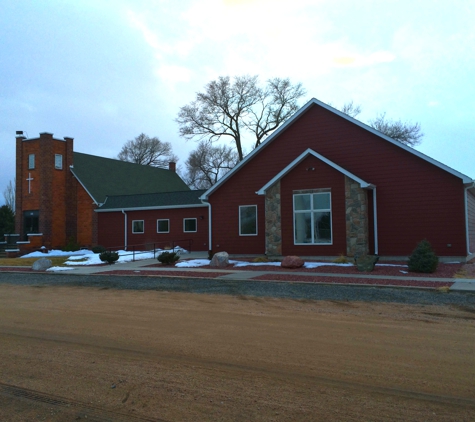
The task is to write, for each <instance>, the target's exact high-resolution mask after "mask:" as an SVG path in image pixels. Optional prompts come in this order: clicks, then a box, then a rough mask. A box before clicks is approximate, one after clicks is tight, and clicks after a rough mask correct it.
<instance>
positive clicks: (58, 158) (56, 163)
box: [54, 154, 63, 170]
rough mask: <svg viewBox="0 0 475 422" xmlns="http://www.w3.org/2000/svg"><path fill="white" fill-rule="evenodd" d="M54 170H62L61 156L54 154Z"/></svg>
mask: <svg viewBox="0 0 475 422" xmlns="http://www.w3.org/2000/svg"><path fill="white" fill-rule="evenodd" d="M54 168H55V169H58V170H62V169H63V156H62V155H61V154H54Z"/></svg>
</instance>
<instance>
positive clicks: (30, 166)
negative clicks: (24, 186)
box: [28, 154, 36, 170]
mask: <svg viewBox="0 0 475 422" xmlns="http://www.w3.org/2000/svg"><path fill="white" fill-rule="evenodd" d="M35 159H36V157H35V154H28V170H34V169H35ZM32 161H33V163H32Z"/></svg>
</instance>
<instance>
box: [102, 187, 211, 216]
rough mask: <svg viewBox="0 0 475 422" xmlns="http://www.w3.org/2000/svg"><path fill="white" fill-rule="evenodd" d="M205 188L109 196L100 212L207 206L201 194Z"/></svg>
mask: <svg viewBox="0 0 475 422" xmlns="http://www.w3.org/2000/svg"><path fill="white" fill-rule="evenodd" d="M205 192H206V191H204V190H188V191H181V192H162V193H146V194H140V195H117V196H108V197H107V199H106V201H105V203H104V204H103V205H102V206H101V207H100V208H98V209H97V211H98V212H102V211H104V212H106V211H117V210H136V209H153V208H177V207H180V208H181V207H192V206H205V205H204V204H203V203H202V202H201V200H200V196H201V195H203V193H205Z"/></svg>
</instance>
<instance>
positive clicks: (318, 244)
mask: <svg viewBox="0 0 475 422" xmlns="http://www.w3.org/2000/svg"><path fill="white" fill-rule="evenodd" d="M318 190H321V192H317V191H313V192H308V193H307V192H305V191H303V192H301V193H300V192H299V193H294V194H293V195H292V208H293V213H292V224H293V229H294V230H293V237H294V245H298V246H331V245H333V212H332V194H331V192H328V190H327V189H318ZM318 194H329V195H330V208H328V209H327V208H321V209H318V210H314V209H313V199H312V198H311V200H310V210H295V197H296V196H298V195H318ZM318 211H320V212H330V233H331V237H332V241H331V242H329V243H315V239H312V240H313V242H312V243H297V242H295V214H303V213H306V212H310V215H311V219H312V221H313V213H314V212H318ZM312 227H313V225H312ZM312 238H313V230H312Z"/></svg>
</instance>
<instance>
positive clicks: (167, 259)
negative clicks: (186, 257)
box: [157, 252, 180, 265]
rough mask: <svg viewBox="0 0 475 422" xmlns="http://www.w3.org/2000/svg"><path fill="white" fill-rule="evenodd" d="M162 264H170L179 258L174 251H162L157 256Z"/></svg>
mask: <svg viewBox="0 0 475 422" xmlns="http://www.w3.org/2000/svg"><path fill="white" fill-rule="evenodd" d="M157 259H158V260H159V261H160V262H161V263H162V264H163V265H172V264H174V263H175V262H177V261H178V260H179V259H180V256H179V255H178V254H177V253H176V252H162V253H161V254H160V255H158V258H157Z"/></svg>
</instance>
